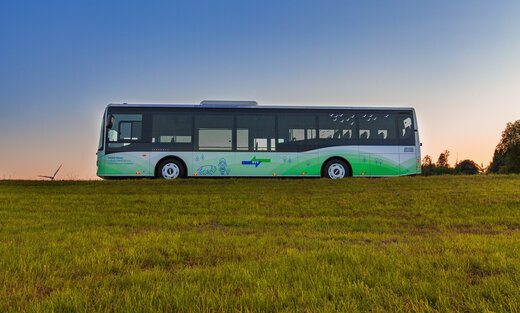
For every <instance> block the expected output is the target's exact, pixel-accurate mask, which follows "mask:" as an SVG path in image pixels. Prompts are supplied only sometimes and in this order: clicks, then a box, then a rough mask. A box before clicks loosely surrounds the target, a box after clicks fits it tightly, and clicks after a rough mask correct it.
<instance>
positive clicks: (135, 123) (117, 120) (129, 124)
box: [107, 113, 143, 148]
mask: <svg viewBox="0 0 520 313" xmlns="http://www.w3.org/2000/svg"><path fill="white" fill-rule="evenodd" d="M111 116H112V117H113V123H112V127H110V128H108V131H107V142H108V147H111V148H119V147H124V146H128V145H130V144H131V143H132V142H138V141H141V140H142V127H143V115H142V114H117V113H116V114H111Z"/></svg>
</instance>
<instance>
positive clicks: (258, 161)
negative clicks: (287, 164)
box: [242, 156, 271, 167]
mask: <svg viewBox="0 0 520 313" xmlns="http://www.w3.org/2000/svg"><path fill="white" fill-rule="evenodd" d="M262 162H264V163H271V159H257V158H256V156H254V157H253V158H252V159H251V161H242V165H254V166H255V167H258V165H260V163H262Z"/></svg>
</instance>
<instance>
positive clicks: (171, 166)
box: [155, 159, 186, 179]
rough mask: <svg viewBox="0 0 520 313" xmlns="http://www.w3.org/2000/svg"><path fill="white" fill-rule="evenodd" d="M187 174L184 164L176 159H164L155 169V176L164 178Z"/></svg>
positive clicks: (175, 177)
mask: <svg viewBox="0 0 520 313" xmlns="http://www.w3.org/2000/svg"><path fill="white" fill-rule="evenodd" d="M185 176H186V172H185V170H184V165H183V164H182V163H181V162H180V161H178V160H176V159H166V160H164V161H162V162H161V163H160V164H159V166H157V169H156V171H155V177H157V178H163V179H177V178H182V177H185Z"/></svg>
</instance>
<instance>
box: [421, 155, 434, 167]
mask: <svg viewBox="0 0 520 313" xmlns="http://www.w3.org/2000/svg"><path fill="white" fill-rule="evenodd" d="M422 164H423V166H431V165H432V164H433V162H432V157H431V156H429V155H425V156H424V158H423V159H422Z"/></svg>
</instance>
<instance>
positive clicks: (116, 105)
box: [108, 103, 414, 111]
mask: <svg viewBox="0 0 520 313" xmlns="http://www.w3.org/2000/svg"><path fill="white" fill-rule="evenodd" d="M108 107H109V108H125V107H128V108H137V107H139V108H235V109H238V108H239V109H317V110H319V109H323V110H334V109H350V110H396V111H400V110H411V111H414V108H413V107H376V106H374V107H348V106H319V105H318V106H317V105H313V106H303V105H294V106H290V105H248V104H246V105H240V104H212V105H201V104H145V103H110V104H109V105H108Z"/></svg>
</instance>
